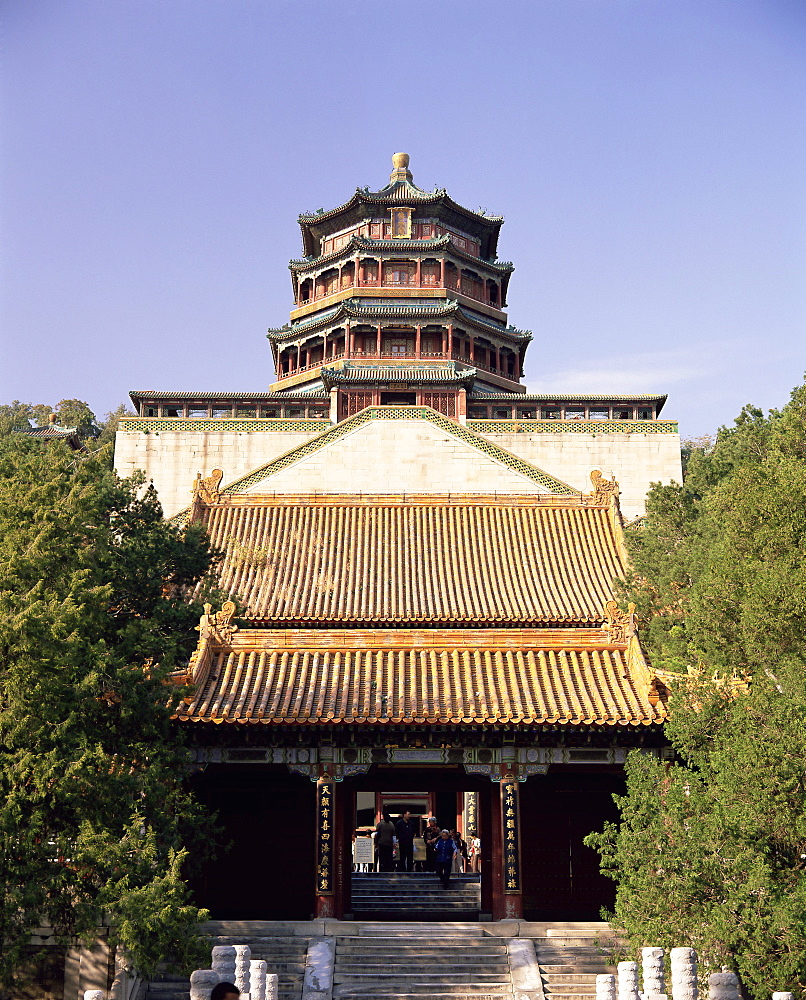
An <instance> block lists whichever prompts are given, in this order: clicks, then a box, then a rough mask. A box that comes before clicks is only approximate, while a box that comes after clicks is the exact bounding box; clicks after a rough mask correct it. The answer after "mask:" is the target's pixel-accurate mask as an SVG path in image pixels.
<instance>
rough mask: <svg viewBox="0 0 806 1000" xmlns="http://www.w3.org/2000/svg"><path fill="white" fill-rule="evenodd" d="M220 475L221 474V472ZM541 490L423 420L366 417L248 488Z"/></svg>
mask: <svg viewBox="0 0 806 1000" xmlns="http://www.w3.org/2000/svg"><path fill="white" fill-rule="evenodd" d="M225 478H226V477H225ZM317 491H319V492H330V493H495V492H498V493H547V492H549V491H548V490H547V488H546V487H545V486H541V485H540V483H537V482H535V481H534V480H533V479H530V478H528V477H527V476H524V475H521V474H520V473H518V472H515V471H514V470H512V469H509V468H507V466H506V465H504V464H502V463H501V462H499V461H496V460H495V459H494V458H490V457H488V456H487V455H485V454H484V453H483V452H481V451H479V450H478V449H477V448H474V447H473V446H472V445H470V444H466V443H465V442H464V441H461V440H460V439H459V438H456V437H454V436H453V434H451V433H449V432H448V431H443V430H441V429H440V428H439V427H436V426H434V424H432V423H430V422H429V421H427V420H371V421H369V422H368V423H366V424H361V425H360V426H359V427H356V428H355V430H353V431H350V432H349V433H348V434H345V435H344V437H341V438H338V439H337V440H335V441H333V442H331V443H330V444H328V445H327V446H326V447H324V448H321V449H319V450H318V451H315V452H313V453H312V454H311V455H306V456H305V457H304V458H302V459H300V461H298V462H295V463H294V464H293V465H291V466H288V467H287V468H285V469H281V470H280V471H279V472H276V473H275V474H274V475H272V476H270V477H269V478H267V479H263V480H262V481H261V482H259V483H255V484H254V485H252V486H251V487H250V489H249V490H248V492H250V493H274V492H277V493H314V492H317Z"/></svg>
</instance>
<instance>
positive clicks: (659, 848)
mask: <svg viewBox="0 0 806 1000" xmlns="http://www.w3.org/2000/svg"><path fill="white" fill-rule="evenodd" d="M628 546H629V549H630V553H631V557H632V565H633V568H634V571H635V573H634V576H633V578H632V579H631V580H629V581H628V582H627V587H626V588H625V590H626V594H625V596H628V597H629V599H631V600H634V601H636V603H637V604H638V607H639V612H640V616H641V618H642V619H643V622H644V628H643V630H642V641H643V643H644V645H645V647H646V648H647V650H648V652H649V654H650V657H651V660H652V663H653V664H654V665H655V666H656V667H662V668H664V669H666V670H671V671H674V672H677V673H680V674H681V675H682V674H685V673H686V672H687V671H688V670H689V669H691V670H693V671H694V672H695V674H696V675H697V676H696V677H694V678H687V679H685V680H684V678H683V676H681V679H680V681H679V682H676V683H674V684H673V685H672V688H673V693H672V697H671V701H670V713H671V718H670V722H669V723H668V724H667V735H668V737H669V739H670V741H671V744H672V747H673V748H674V750H675V752H676V757H675V760H674V762H671V761H670V762H662V761H658V760H656V759H654V758H651V757H648V756H644V755H642V754H640V753H638V752H634V753H633V754H631V755H630V757H629V758H628V763H627V779H628V788H627V794H626V796H625V797H623V798H622V799H621V800H620V802H619V804H620V807H621V824H620V826H619V827H616V826H608V827H607V828H606V829H605V830H604V832H603V833H600V834H594V835H592V836H591V837H589V838H588V843H589V844H590V845H591V846H593V847H596V848H597V850H599V852H600V854H601V856H602V869H603V871H604V872H605V873H606V874H609V875H610V876H611V877H613V878H614V879H615V880H616V882H617V886H618V888H617V902H616V912H615V919H616V921H617V923H619V924H620V925H621V926H623V927H624V928H625V930H626V931H627V933H628V936H629V940H630V943H631V945H633V946H635V947H637V946H639V945H664V946H667V947H674V946H679V945H689V946H692V947H695V948H697V949H698V951H699V952H700V954H701V955H702V956H703V958H704V959H705V961H706V963H707V964H710V965H711V966H712V967H718V966H720V965H722V964H727V965H730V966H732V967H733V968H735V969H736V970H737V971H738V972H739V974H740V976H741V979H742V982H743V984H744V986H745V988H746V990H747V991H748V993H749V994H751V995H753V996H755V997H758V998H762V997H769V995H770V993H771V992H772V991H773V990H792V991H794V992H795V993H796V994H798V993H799V994H801V995H803V994H804V993H806V559H805V558H804V554H806V386H801V387H800V388H798V389H796V390H795V391H794V392H793V394H792V398H791V401H790V402H789V403H788V404H787V406H786V407H785V408H784V409H783V410H782V411H780V412H775V411H774V412H772V413H770V414H769V415H767V416H765V415H764V414H763V413H762V412H761V411H760V410H758V409H755V408H753V407H746V408H745V409H744V410H743V412H742V414H741V415H740V417H739V418H738V419H737V420H736V422H735V426H734V427H733V428H731V429H729V430H728V429H724V428H723V429H722V430H721V431H720V432H719V434H718V436H717V439H716V442H715V443H714V445H713V447H704V448H699V449H698V448H695V449H693V450H692V452H691V454H690V456H689V459H688V466H687V473H686V477H685V482H684V484H683V485H682V486H680V485H669V486H660V485H656V486H654V487H653V489H652V491H651V493H650V496H649V502H648V516H647V520H646V522H645V524H644V525H643V526H642V527H640V528H638V529H637V530H636V531H634V532H632V533H631V537H630V538H628ZM742 677H747V678H749V685H748V686H747V687H746V688H741V687H739V688H737V687H736V686H735V685H731V684H730V683H726V681H728V680H729V679H730V678H742ZM714 678H716V683H715V682H714Z"/></svg>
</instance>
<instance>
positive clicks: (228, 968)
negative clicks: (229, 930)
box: [213, 944, 235, 983]
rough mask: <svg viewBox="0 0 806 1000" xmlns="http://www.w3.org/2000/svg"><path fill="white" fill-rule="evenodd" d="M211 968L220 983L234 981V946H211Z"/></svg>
mask: <svg viewBox="0 0 806 1000" xmlns="http://www.w3.org/2000/svg"><path fill="white" fill-rule="evenodd" d="M213 969H214V970H215V971H216V972H217V973H218V977H219V981H220V982H222V983H234V982H235V946H234V945H232V944H217V945H216V946H215V948H213Z"/></svg>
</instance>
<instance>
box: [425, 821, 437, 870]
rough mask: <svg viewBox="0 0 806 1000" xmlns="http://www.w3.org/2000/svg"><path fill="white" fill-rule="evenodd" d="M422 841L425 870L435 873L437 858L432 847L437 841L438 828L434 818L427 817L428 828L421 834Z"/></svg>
mask: <svg viewBox="0 0 806 1000" xmlns="http://www.w3.org/2000/svg"><path fill="white" fill-rule="evenodd" d="M423 840H424V841H425V870H426V871H427V872H435V871H436V870H437V867H436V864H437V856H436V854H435V853H434V847H435V845H436V842H437V841H438V840H439V827H438V826H437V820H436V816H431V817H429V819H428V826H427V827H426V828H425V832H424V833H423Z"/></svg>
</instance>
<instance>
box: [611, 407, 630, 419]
mask: <svg viewBox="0 0 806 1000" xmlns="http://www.w3.org/2000/svg"><path fill="white" fill-rule="evenodd" d="M613 416H614V418H615V419H616V420H632V418H633V417H632V407H629V408H628V407H626V406H619V407H616V408H615V409H614V411H613Z"/></svg>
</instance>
